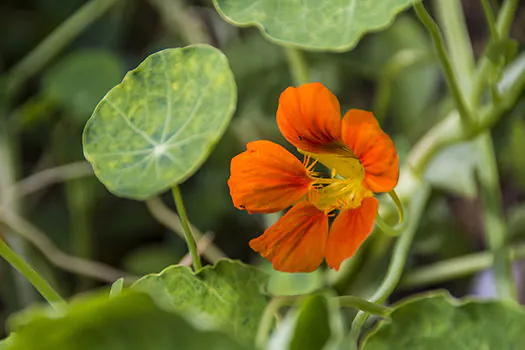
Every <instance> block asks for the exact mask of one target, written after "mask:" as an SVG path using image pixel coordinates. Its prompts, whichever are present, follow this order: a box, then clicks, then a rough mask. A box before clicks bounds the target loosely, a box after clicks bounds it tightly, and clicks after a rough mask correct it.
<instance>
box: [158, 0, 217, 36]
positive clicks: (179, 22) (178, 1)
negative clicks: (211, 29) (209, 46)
mask: <svg viewBox="0 0 525 350" xmlns="http://www.w3.org/2000/svg"><path fill="white" fill-rule="evenodd" d="M150 3H151V4H152V5H153V6H155V7H156V8H157V11H158V13H159V15H160V16H161V18H162V19H163V21H164V24H165V26H166V28H168V29H169V30H170V31H171V32H172V33H173V34H175V35H178V36H180V37H181V38H182V39H183V40H184V41H185V42H186V43H188V44H201V43H211V42H212V40H211V38H210V36H209V34H208V33H207V31H206V26H205V25H204V23H202V20H201V19H200V18H199V17H198V16H197V15H196V14H195V13H194V12H193V11H191V8H190V6H189V4H188V1H183V0H150Z"/></svg>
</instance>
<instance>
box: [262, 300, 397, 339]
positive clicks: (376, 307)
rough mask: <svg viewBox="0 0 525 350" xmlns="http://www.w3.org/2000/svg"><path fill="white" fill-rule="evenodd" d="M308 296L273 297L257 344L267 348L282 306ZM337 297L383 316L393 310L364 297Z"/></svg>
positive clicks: (352, 305)
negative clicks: (275, 318) (277, 314)
mask: <svg viewBox="0 0 525 350" xmlns="http://www.w3.org/2000/svg"><path fill="white" fill-rule="evenodd" d="M307 297H308V295H297V296H295V295H292V296H283V297H275V298H273V299H272V300H271V301H270V302H269V303H268V305H266V308H265V310H264V313H263V315H262V317H261V321H260V322H259V328H258V330H257V335H256V338H255V344H257V346H258V347H259V348H261V349H263V348H265V346H266V343H267V341H268V335H269V334H270V331H271V329H272V325H273V320H274V317H275V314H276V313H277V312H278V311H279V309H280V308H282V307H284V306H294V305H295V304H296V303H297V302H300V301H301V300H303V299H305V298H307ZM335 299H336V300H337V302H338V303H339V306H340V307H352V308H355V309H358V310H362V311H365V312H368V313H370V314H373V315H378V316H381V317H386V316H388V315H390V313H391V312H392V309H391V308H389V307H387V306H383V305H380V304H376V303H371V302H369V301H367V300H365V299H363V298H359V297H356V296H353V295H344V296H340V297H335Z"/></svg>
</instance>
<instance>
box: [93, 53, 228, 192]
mask: <svg viewBox="0 0 525 350" xmlns="http://www.w3.org/2000/svg"><path fill="white" fill-rule="evenodd" d="M236 93H237V91H236V86H235V82H234V79H233V75H232V73H231V70H230V68H229V66H228V61H227V59H226V57H225V56H224V55H223V54H222V53H221V52H220V51H219V50H217V49H215V48H213V47H211V46H208V45H195V46H188V47H186V48H179V49H168V50H164V51H160V52H157V53H155V54H153V55H151V56H149V57H148V58H146V59H145V60H144V62H142V63H141V64H140V65H139V66H138V67H137V68H136V69H135V70H132V71H130V72H129V73H128V74H127V75H126V76H125V77H124V79H123V81H122V83H120V84H119V85H117V86H116V87H114V88H113V89H112V90H111V91H110V92H109V93H108V94H107V95H106V96H105V97H104V98H103V99H102V101H100V103H99V104H98V106H97V108H96V109H95V111H94V112H93V115H92V116H91V118H90V119H89V121H88V122H87V124H86V127H85V130H84V135H83V143H84V155H85V157H86V159H87V160H88V161H90V162H91V163H92V165H93V168H94V170H95V174H96V175H97V177H98V178H99V180H100V181H101V182H102V183H103V184H104V185H105V186H106V187H107V188H108V189H109V190H110V191H111V192H112V193H114V194H115V195H117V196H121V197H128V198H134V199H146V198H148V197H151V196H152V195H155V194H158V193H160V192H163V191H165V190H166V189H168V188H170V187H172V186H173V185H175V184H178V183H181V182H183V181H184V180H186V179H187V178H188V177H190V176H191V175H192V174H193V173H194V172H195V171H196V170H197V169H198V168H199V167H200V166H201V165H202V163H204V161H205V160H206V158H207V157H208V156H209V154H210V153H211V151H212V149H213V147H214V146H215V144H216V143H217V142H218V140H219V139H220V137H221V136H222V134H223V133H224V131H225V129H226V127H227V126H228V123H229V121H230V119H231V116H232V114H233V112H234V110H235V104H236V96H237V95H236Z"/></svg>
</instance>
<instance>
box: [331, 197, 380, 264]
mask: <svg viewBox="0 0 525 350" xmlns="http://www.w3.org/2000/svg"><path fill="white" fill-rule="evenodd" d="M378 203H379V202H378V201H377V199H375V198H374V197H367V198H365V199H363V202H362V203H361V206H360V207H358V208H356V209H348V210H343V211H342V212H341V213H339V215H338V216H337V218H336V219H335V220H334V222H333V223H332V227H331V228H330V235H329V236H328V242H327V243H326V263H327V264H328V266H330V267H331V268H334V269H336V270H339V266H341V263H342V262H343V261H344V260H345V259H348V258H350V257H352V256H353V255H354V254H355V252H356V251H357V249H358V248H359V247H360V246H361V244H363V242H364V241H365V239H366V238H367V237H368V235H369V234H370V232H372V229H373V228H374V221H375V219H376V214H377V206H378Z"/></svg>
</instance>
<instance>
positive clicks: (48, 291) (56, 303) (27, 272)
mask: <svg viewBox="0 0 525 350" xmlns="http://www.w3.org/2000/svg"><path fill="white" fill-rule="evenodd" d="M0 256H1V257H2V258H4V259H5V260H6V261H7V262H8V263H9V264H10V265H11V266H13V267H14V268H15V269H17V270H18V271H19V272H20V273H21V274H22V275H23V276H24V277H25V278H27V280H28V281H29V282H30V283H31V284H32V285H33V286H34V287H35V288H36V290H38V292H39V293H40V294H41V295H42V296H43V297H44V299H46V300H47V301H48V302H49V304H51V305H52V306H53V307H55V308H56V309H58V308H59V307H60V305H62V304H65V301H64V299H62V297H61V296H60V295H59V294H58V293H57V292H56V291H55V290H54V289H53V287H51V286H50V285H49V283H47V281H46V280H45V279H44V278H43V277H42V276H40V274H38V272H36V271H35V270H34V269H33V268H32V267H31V266H30V265H29V264H28V263H27V262H25V260H24V259H22V258H21V257H19V256H18V255H17V254H16V253H15V252H14V251H13V250H12V249H11V248H9V246H8V245H7V244H6V243H5V242H4V240H3V239H1V238H0Z"/></svg>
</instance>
